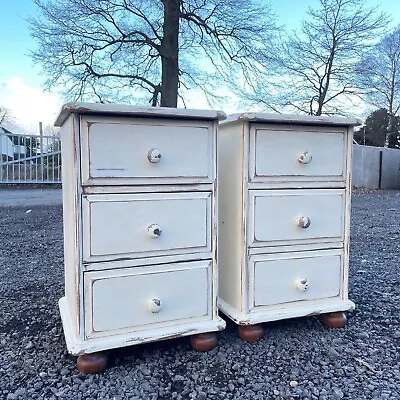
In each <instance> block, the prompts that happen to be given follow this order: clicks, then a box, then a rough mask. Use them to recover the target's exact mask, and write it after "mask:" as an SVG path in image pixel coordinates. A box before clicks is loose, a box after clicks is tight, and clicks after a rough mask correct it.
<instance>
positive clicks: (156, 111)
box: [54, 102, 226, 126]
mask: <svg viewBox="0 0 400 400" xmlns="http://www.w3.org/2000/svg"><path fill="white" fill-rule="evenodd" d="M72 113H79V114H91V115H105V116H107V115H119V116H135V117H162V118H168V117H178V118H182V119H206V120H223V119H225V118H226V114H225V113H224V112H222V111H213V110H194V109H186V108H167V107H136V106H131V105H127V104H103V103H81V102H69V103H66V104H64V105H63V106H62V107H61V110H60V112H59V114H58V116H57V118H56V121H55V123H54V125H55V126H61V125H62V124H63V123H64V121H65V120H66V119H67V118H68V116H69V115H70V114H72Z"/></svg>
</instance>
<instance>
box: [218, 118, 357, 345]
mask: <svg viewBox="0 0 400 400" xmlns="http://www.w3.org/2000/svg"><path fill="white" fill-rule="evenodd" d="M356 124H358V121H357V120H355V119H347V118H326V117H312V116H292V115H273V114H257V113H254V114H251V113H247V114H236V115H232V116H229V117H228V118H227V119H226V120H225V121H223V122H221V124H220V134H219V142H218V189H219V230H218V232H219V308H220V310H221V311H222V312H223V313H224V314H225V315H227V316H228V317H230V318H231V319H232V320H233V321H235V322H236V323H237V324H238V325H239V328H238V333H239V336H240V337H241V338H242V339H244V340H248V341H256V340H259V339H260V338H261V337H262V336H263V334H264V330H263V327H262V325H261V324H260V323H261V322H266V321H272V320H279V319H284V318H293V317H301V316H306V315H313V314H320V315H321V321H322V322H323V323H325V324H326V325H327V326H331V327H340V326H343V325H344V324H345V323H346V317H345V315H344V314H343V311H348V310H352V309H353V308H354V303H353V302H351V301H350V300H349V299H348V288H347V282H348V252H349V214H350V192H351V186H350V167H351V165H350V162H351V161H350V158H351V145H352V138H353V135H352V132H353V126H354V125H356Z"/></svg>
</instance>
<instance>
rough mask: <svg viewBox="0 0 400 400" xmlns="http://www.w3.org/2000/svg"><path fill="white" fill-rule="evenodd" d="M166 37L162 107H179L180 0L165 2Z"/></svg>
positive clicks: (162, 47) (163, 53) (162, 58)
mask: <svg viewBox="0 0 400 400" xmlns="http://www.w3.org/2000/svg"><path fill="white" fill-rule="evenodd" d="M163 3H164V37H163V39H162V42H161V66H162V76H161V107H177V105H178V84H179V76H178V74H179V63H178V51H179V50H178V45H179V43H178V39H179V13H180V8H179V4H180V1H179V0H163Z"/></svg>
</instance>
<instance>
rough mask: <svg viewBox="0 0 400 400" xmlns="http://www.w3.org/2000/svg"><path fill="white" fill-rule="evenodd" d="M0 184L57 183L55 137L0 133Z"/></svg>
mask: <svg viewBox="0 0 400 400" xmlns="http://www.w3.org/2000/svg"><path fill="white" fill-rule="evenodd" d="M0 154H1V158H0V184H2V183H14V184H15V183H61V142H60V138H59V137H58V136H45V135H25V134H13V133H12V132H10V131H8V130H6V129H2V130H0Z"/></svg>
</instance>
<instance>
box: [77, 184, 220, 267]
mask: <svg viewBox="0 0 400 400" xmlns="http://www.w3.org/2000/svg"><path fill="white" fill-rule="evenodd" d="M211 198H212V195H211V193H193V192H188V193H153V194H107V195H88V196H84V198H83V252H84V260H85V261H105V260H113V259H117V258H132V257H136V258H140V257H148V256H157V255H163V256H165V255H174V254H187V253H199V252H209V251H211V243H212V240H211V230H212V226H211V212H212V211H211Z"/></svg>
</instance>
